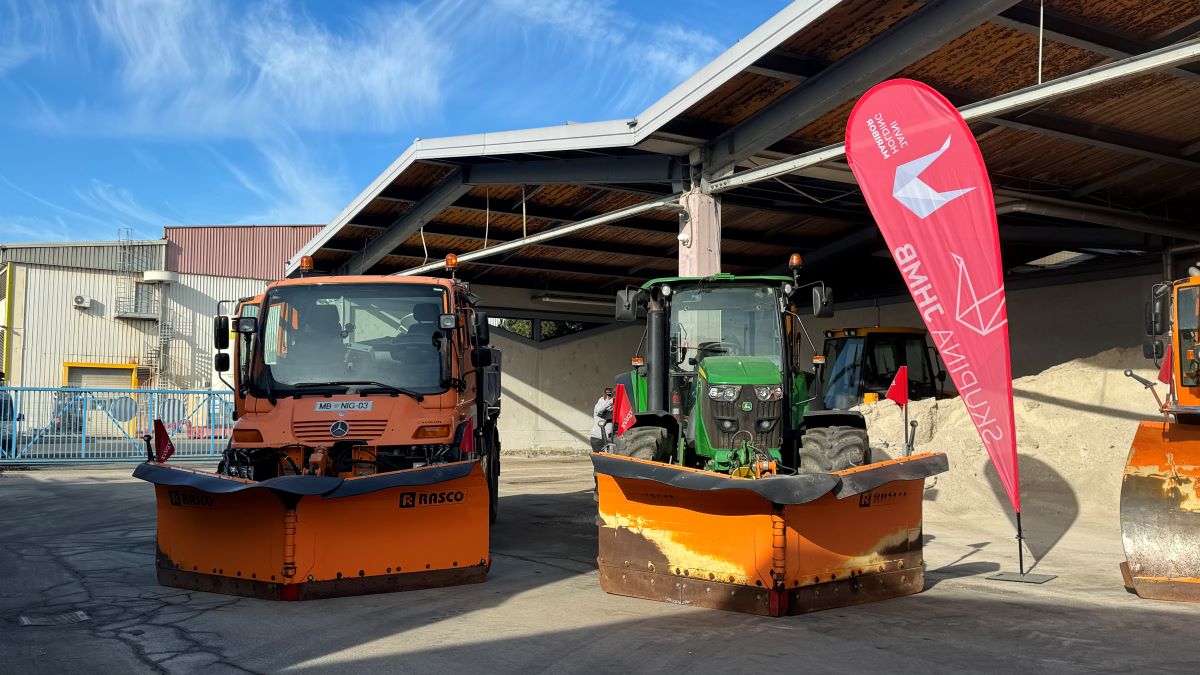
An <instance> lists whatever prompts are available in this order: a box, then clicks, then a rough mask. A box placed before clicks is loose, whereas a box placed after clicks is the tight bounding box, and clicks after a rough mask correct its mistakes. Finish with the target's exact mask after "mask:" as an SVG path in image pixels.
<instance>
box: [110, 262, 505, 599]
mask: <svg viewBox="0 0 1200 675" xmlns="http://www.w3.org/2000/svg"><path fill="white" fill-rule="evenodd" d="M477 301H478V299H477V298H476V297H475V296H474V295H472V294H471V291H470V289H469V287H468V286H467V284H465V283H462V282H460V281H457V280H455V279H440V278H425V277H367V276H346V277H315V278H314V277H309V278H301V279H288V280H284V281H279V282H275V283H273V284H271V285H270V286H268V287H267V289H266V291H265V293H264V294H263V295H261V296H258V297H256V298H248V299H243V300H242V301H239V302H238V303H237V310H236V312H235V313H234V315H233V316H232V317H229V316H225V315H222V314H221V309H222V307H221V306H218V316H217V318H216V321H215V327H214V335H215V343H216V347H217V350H218V351H217V355H216V358H215V369H216V371H217V372H218V373H231V374H232V382H227V384H229V386H231V388H232V389H233V390H234V393H235V415H236V422H235V424H234V427H233V433H232V438H231V440H230V442H229V445H228V447H227V448H226V449H225V451H224V455H223V457H222V459H221V462H220V464H219V465H218V467H217V470H216V472H205V471H198V470H193V469H187V468H180V467H177V466H174V465H170V464H167V463H164V462H157V461H147V462H146V463H144V464H142V465H140V466H139V467H138V469H137V471H136V472H135V473H134V475H135V476H137V477H139V478H142V479H145V480H147V481H150V482H152V483H154V484H155V489H156V494H157V506H158V555H157V570H158V580H159V583H161V584H163V585H167V586H176V587H180V588H189V589H195V590H204V591H211V592H220V593H231V594H235V595H247V596H253V597H262V598H273V599H283V600H302V599H309V598H319V597H331V596H341V595H356V594H363V593H374V592H382V591H396V590H408V589H413V588H428V587H432V586H445V585H451V584H458V583H472V582H478V581H483V579H484V575H485V574H486V572H487V570H488V567H489V564H490V553H489V541H488V534H489V533H488V530H489V528H488V524H489V522H490V521H491V522H494V520H495V517H496V507H497V499H496V488H497V482H498V479H499V473H500V461H499V458H500V439H499V435H498V432H497V418H498V417H499V413H500V408H499V392H500V352H499V350H497V349H495V348H493V347H491V346H490V345H489V339H488V333H489V330H488V321H487V316H486V315H485V314H484V313H483V312H479V311H476V309H475V305H476V304H477ZM223 304H224V303H222V305H223ZM231 304H232V303H231ZM231 336H232V339H231ZM231 348H232V358H231V354H230V353H229V351H230V349H231Z"/></svg>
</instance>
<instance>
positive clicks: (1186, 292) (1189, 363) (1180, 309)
mask: <svg viewBox="0 0 1200 675" xmlns="http://www.w3.org/2000/svg"><path fill="white" fill-rule="evenodd" d="M1198 290H1200V287H1196V286H1188V287H1185V288H1180V289H1179V292H1178V294H1177V295H1176V296H1175V313H1176V318H1175V330H1177V331H1178V332H1179V371H1180V372H1179V379H1180V382H1179V384H1180V385H1182V386H1184V387H1198V386H1200V358H1198V356H1197V351H1198V343H1200V339H1198V338H1200V335H1198V334H1197V333H1198V332H1200V305H1198V303H1197V291H1198Z"/></svg>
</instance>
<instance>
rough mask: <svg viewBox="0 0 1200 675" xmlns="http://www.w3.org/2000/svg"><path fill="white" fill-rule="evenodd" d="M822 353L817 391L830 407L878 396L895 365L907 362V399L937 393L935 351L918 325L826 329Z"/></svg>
mask: <svg viewBox="0 0 1200 675" xmlns="http://www.w3.org/2000/svg"><path fill="white" fill-rule="evenodd" d="M822 353H823V356H824V359H823V360H824V367H823V368H822V369H821V389H820V392H821V397H822V403H823V404H824V407H825V408H826V409H830V410H836V409H843V410H844V409H847V408H852V407H854V406H856V405H859V404H862V403H874V402H875V401H878V400H879V399H880V398H881V397H882V396H883V395H884V394H885V393H886V392H887V390H888V387H889V386H890V385H891V383H892V379H893V378H894V377H895V376H896V371H898V370H899V369H900V366H907V367H908V397H909V400H914V401H915V400H920V399H925V398H934V397H937V396H939V395H940V392H941V389H942V388H943V387H944V385H945V382H946V371H945V370H943V369H942V368H940V367H939V363H938V357H937V352H935V351H934V349H933V346H932V345H930V344H929V342H928V339H927V335H926V332H925V331H924V330H922V329H920V328H901V327H879V326H875V327H871V328H843V329H841V330H827V331H825V346H824V351H823V352H822Z"/></svg>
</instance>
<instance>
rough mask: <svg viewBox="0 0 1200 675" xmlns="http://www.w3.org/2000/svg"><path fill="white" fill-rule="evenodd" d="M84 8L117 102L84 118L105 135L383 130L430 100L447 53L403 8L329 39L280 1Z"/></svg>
mask: <svg viewBox="0 0 1200 675" xmlns="http://www.w3.org/2000/svg"><path fill="white" fill-rule="evenodd" d="M91 10H92V11H91V18H92V20H93V21H94V22H95V25H96V26H97V27H98V28H99V34H100V36H101V39H102V46H103V48H104V49H107V50H111V51H112V52H113V53H114V54H115V55H116V56H117V62H118V71H119V73H120V75H119V81H118V86H119V96H116V97H114V99H113V100H111V101H108V102H106V103H105V104H103V105H107V106H110V107H109V108H108V109H105V108H104V107H97V106H95V105H93V110H91V111H90V115H89V116H93V117H99V118H100V119H101V120H102V124H103V126H104V127H106V128H107V129H108V130H109V131H110V132H116V133H127V134H133V135H139V136H179V135H201V136H208V137H213V136H235V137H257V136H261V135H263V134H268V133H270V132H271V131H272V130H273V129H275V128H276V127H277V126H279V125H280V124H281V123H285V124H286V125H287V126H289V127H290V128H293V129H297V130H300V131H305V130H321V131H346V132H349V131H355V132H361V131H391V130H395V129H397V128H399V127H401V126H402V125H403V124H404V123H406V122H409V121H411V120H412V119H414V118H416V117H418V116H420V115H424V114H427V113H428V112H430V111H431V110H434V109H435V108H436V107H437V105H438V103H439V102H440V100H441V95H442V94H441V73H442V70H443V69H444V67H445V65H446V62H447V59H448V57H449V50H448V48H447V47H446V46H445V42H444V41H443V40H442V39H441V36H439V35H436V34H435V33H434V32H432V31H431V29H430V26H429V25H428V23H427V21H426V18H425V17H423V16H422V15H421V14H420V13H419V12H418V11H417V10H416V9H414V8H412V7H410V6H404V5H398V6H394V7H390V8H388V9H386V10H384V9H371V10H363V11H358V12H357V13H356V14H353V15H351V16H349V17H348V18H347V19H346V21H345V22H344V23H338V24H337V28H338V29H337V30H335V29H334V27H333V26H332V25H330V24H321V23H318V22H316V21H314V20H312V19H311V18H309V17H308V16H306V15H305V14H303V13H302V12H301V11H300V10H298V9H297V8H296V7H294V6H293V5H291V4H290V3H287V2H284V1H283V0H268V1H266V2H258V3H254V4H249V5H246V6H241V5H232V6H230V5H228V4H222V3H216V2H210V1H207V0H167V1H163V2H153V1H151V0H96V1H95V2H94V3H93V4H92V6H91ZM281 121H282V122H281Z"/></svg>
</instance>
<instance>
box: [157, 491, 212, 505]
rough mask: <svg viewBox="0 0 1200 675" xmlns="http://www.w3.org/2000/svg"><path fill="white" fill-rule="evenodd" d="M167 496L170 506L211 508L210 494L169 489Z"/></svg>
mask: <svg viewBox="0 0 1200 675" xmlns="http://www.w3.org/2000/svg"><path fill="white" fill-rule="evenodd" d="M167 496H168V497H170V499H171V506H191V507H195V508H202V509H207V508H212V505H213V498H212V495H205V494H199V495H197V494H192V493H190V492H179V491H178V490H170V491H168V492H167Z"/></svg>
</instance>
